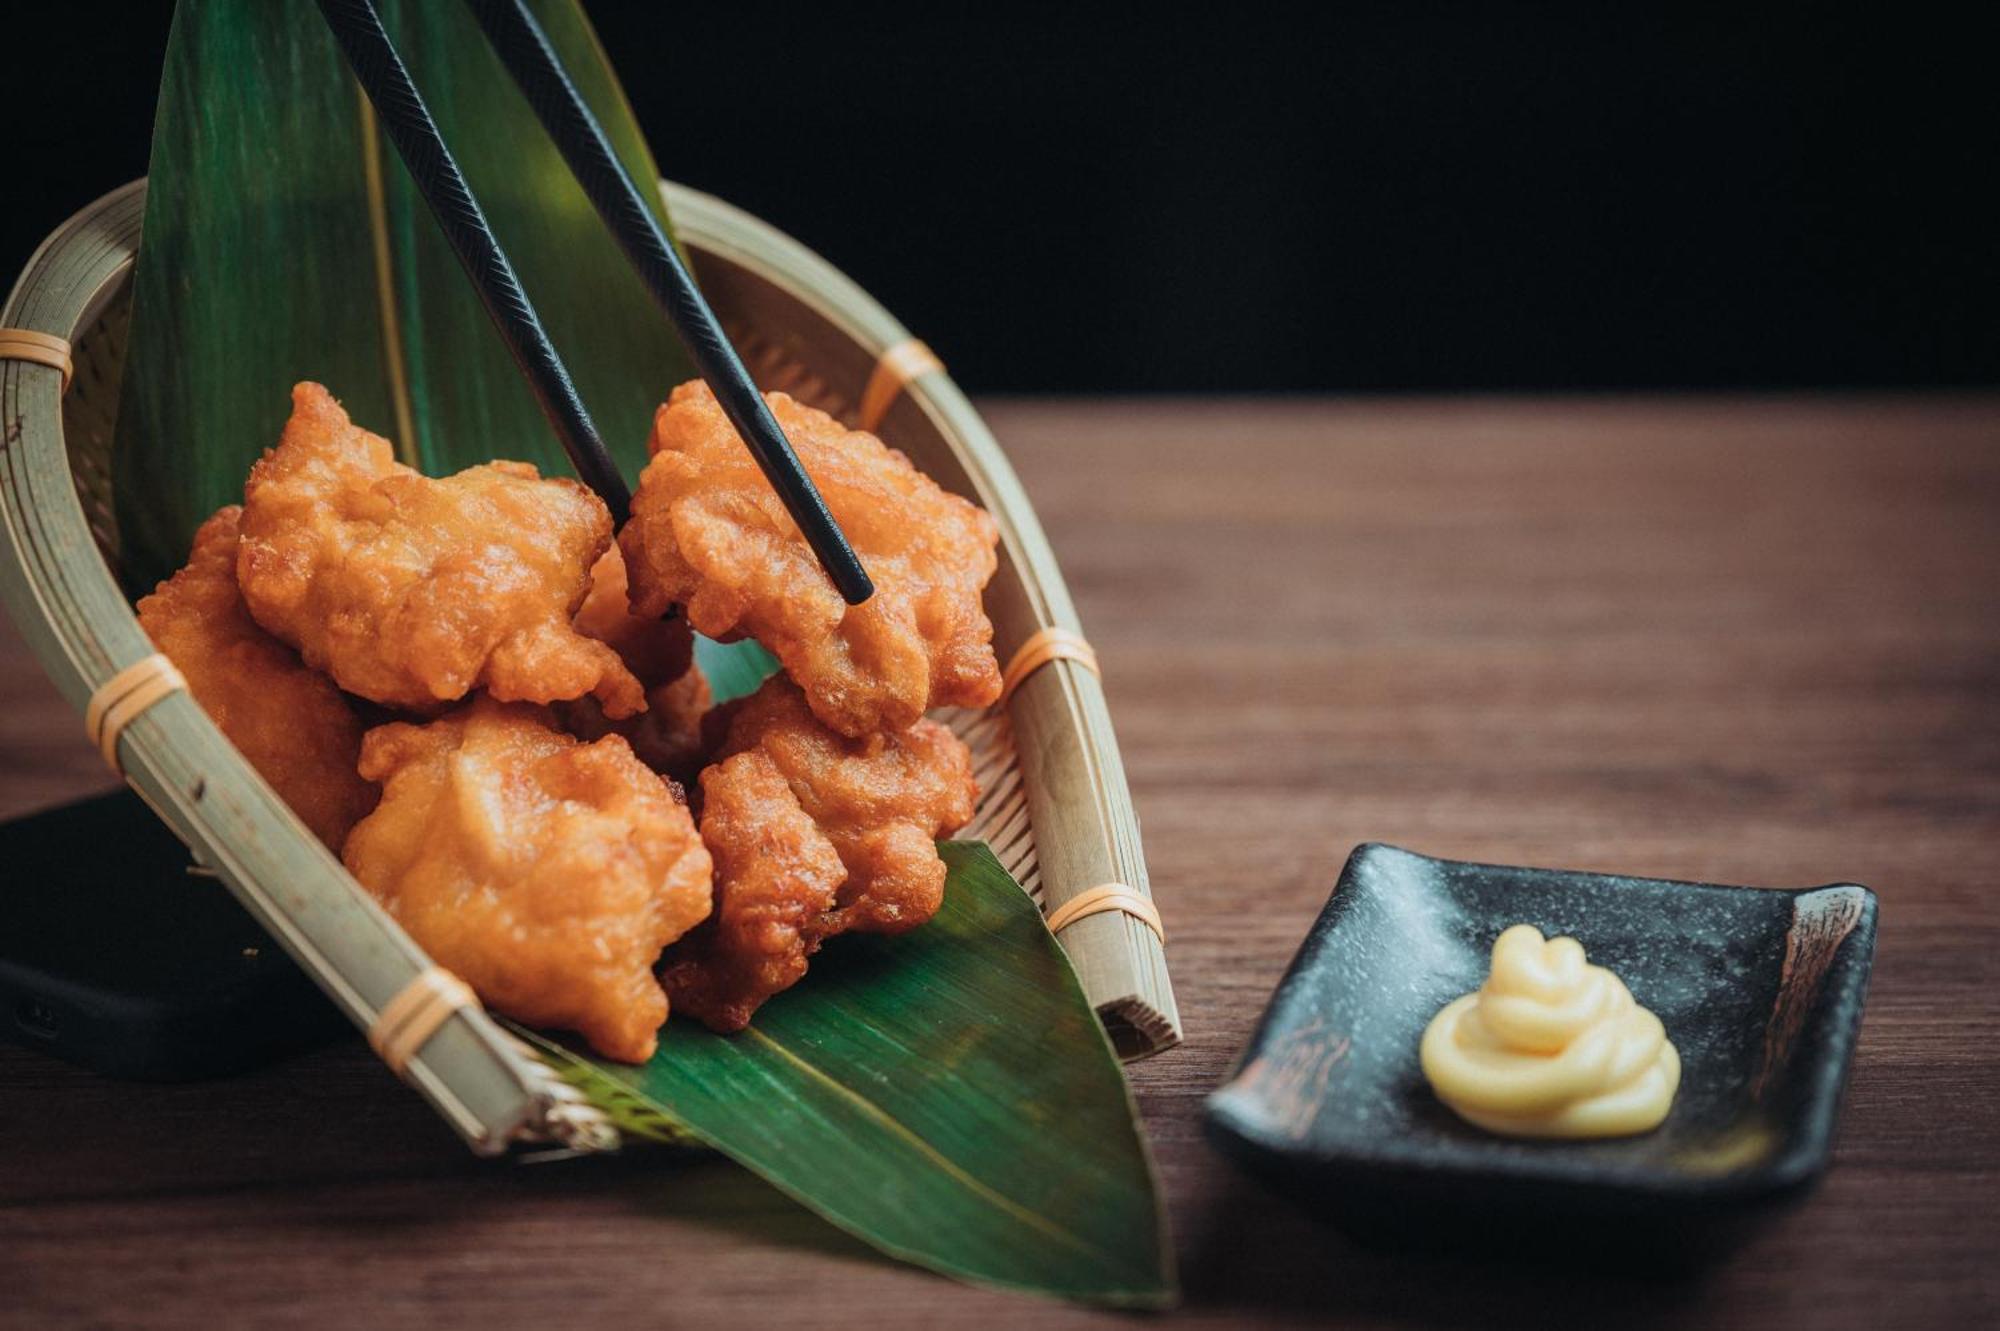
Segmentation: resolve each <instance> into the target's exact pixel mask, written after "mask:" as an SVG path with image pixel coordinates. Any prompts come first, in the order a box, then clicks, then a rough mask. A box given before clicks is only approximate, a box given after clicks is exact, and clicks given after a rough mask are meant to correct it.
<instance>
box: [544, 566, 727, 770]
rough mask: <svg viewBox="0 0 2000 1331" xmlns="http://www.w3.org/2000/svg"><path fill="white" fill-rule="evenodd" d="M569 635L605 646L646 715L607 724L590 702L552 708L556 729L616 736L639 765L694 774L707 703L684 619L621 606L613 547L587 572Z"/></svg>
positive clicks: (621, 573) (621, 582)
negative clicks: (629, 677) (639, 691)
mask: <svg viewBox="0 0 2000 1331" xmlns="http://www.w3.org/2000/svg"><path fill="white" fill-rule="evenodd" d="M576 631H577V632H579V633H582V634H584V635H586V636H588V637H592V638H595V639H597V640H598V641H599V642H602V643H606V644H608V645H609V646H610V647H611V648H612V650H613V651H616V652H617V653H618V656H619V659H621V660H622V661H624V662H625V666H626V668H627V669H629V670H630V671H631V672H632V673H633V674H634V675H636V676H637V677H638V679H639V682H640V684H641V685H643V686H644V687H645V690H646V710H645V711H644V712H642V713H640V714H639V715H638V716H630V717H626V718H625V719H624V720H622V721H612V720H610V719H608V718H607V717H606V716H605V715H604V707H603V704H601V703H600V702H598V700H597V699H595V698H579V699H577V700H576V701H575V702H567V703H561V704H558V706H557V708H556V714H557V715H558V716H559V717H560V718H561V719H562V724H563V729H565V730H567V731H569V733H570V734H572V735H575V736H576V737H577V738H578V739H601V738H603V737H604V736H605V735H611V734H617V735H623V736H624V737H625V739H626V742H627V743H629V744H630V745H631V746H632V752H634V753H636V754H638V755H639V761H640V762H642V763H644V764H646V766H648V767H650V768H652V769H653V770H654V771H655V772H658V773H660V774H661V775H663V776H666V777H669V778H671V779H672V780H674V781H675V782H678V783H688V782H692V781H693V780H694V779H695V775H696V773H698V772H699V771H700V770H701V764H702V758H703V749H702V738H701V722H702V718H703V717H704V716H706V715H707V714H708V709H709V706H710V704H711V703H712V702H713V698H712V696H711V695H710V693H709V691H708V680H707V679H706V678H704V677H703V676H702V673H701V670H700V668H699V667H697V666H696V665H695V664H694V630H692V629H690V628H689V627H688V625H687V621H686V620H685V619H679V618H676V619H641V618H640V617H639V616H637V615H635V614H633V613H632V612H631V609H630V607H629V606H628V604H627V601H626V587H625V559H624V556H622V555H621V554H620V553H619V552H618V547H617V546H615V545H614V546H612V547H611V548H610V549H608V550H606V551H605V552H604V554H603V556H602V557H601V558H600V559H598V561H597V563H596V565H595V566H594V567H593V568H592V569H591V571H590V594H589V595H588V596H586V597H585V598H584V601H583V608H582V609H580V610H578V611H577V612H576Z"/></svg>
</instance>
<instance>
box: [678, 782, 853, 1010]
mask: <svg viewBox="0 0 2000 1331" xmlns="http://www.w3.org/2000/svg"><path fill="white" fill-rule="evenodd" d="M701 788H702V811H701V836H702V841H703V843H704V844H705V845H707V846H708V848H709V854H710V855H712V856H713V857H714V860H715V882H716V892H715V913H714V914H713V915H711V916H710V917H709V919H708V921H707V923H705V924H703V925H702V926H701V927H700V928H698V929H696V930H694V931H693V932H692V933H690V934H689V935H688V936H687V937H686V938H684V939H682V940H681V941H680V942H679V943H677V944H675V945H674V946H673V947H672V948H670V949H669V950H668V952H667V955H666V959H665V962H664V964H663V965H662V966H661V968H660V983H661V984H662V985H664V986H665V987H666V991H667V993H668V995H669V996H670V997H671V999H672V1001H673V1006H674V1009H675V1011H677V1012H680V1013H683V1014H684V1015H687V1016H691V1017H694V1018H696V1019H697V1020H699V1021H701V1022H702V1024H704V1025H706V1026H707V1027H708V1028H709V1029H711V1030H716V1031H722V1032H725V1033H727V1032H731V1031H740V1030H742V1029H743V1028H744V1027H745V1026H747V1025H749V1024H750V1017H751V1014H752V1013H754V1012H756V1010H757V1009H758V1008H759V1007H760V1006H762V1004H763V1002H764V1000H765V999H767V998H769V997H771V995H773V994H775V993H779V992H781V991H783V990H785V989H789V988H791V987H792V986H793V985H794V984H797V983H798V981H799V979H800V977H801V976H803V975H804V974H805V973H806V958H807V957H809V956H811V955H812V953H813V952H814V951H815V950H817V949H818V947H819V945H820V941H821V940H822V939H823V938H824V937H825V936H826V931H827V929H828V928H829V926H830V914H831V912H832V910H833V908H834V898H835V894H836V892H837V891H838V890H839V888H840V884H841V880H842V879H844V878H846V876H847V870H846V868H845V867H844V866H843V865H842V864H841V862H840V855H839V853H838V852H837V851H835V850H834V848H833V843H832V842H831V841H828V840H827V839H826V836H825V834H824V833H822V832H821V831H820V830H819V828H818V827H817V826H816V825H815V824H814V823H813V820H812V819H811V818H809V817H807V816H806V812H805V810H804V809H802V808H800V807H799V801H798V799H797V797H796V796H794V795H793V794H792V791H791V787H789V786H788V785H786V784H785V778H784V775H783V773H781V772H779V771H778V769H777V766H776V765H775V764H774V763H772V761H771V760H770V759H769V758H767V757H766V756H764V755H763V754H762V753H757V752H751V753H739V754H737V755H736V756H735V757H734V758H731V759H728V760H727V761H725V762H721V763H717V764H716V765H715V766H713V767H710V768H708V769H707V770H706V771H704V772H703V773H702V774H701Z"/></svg>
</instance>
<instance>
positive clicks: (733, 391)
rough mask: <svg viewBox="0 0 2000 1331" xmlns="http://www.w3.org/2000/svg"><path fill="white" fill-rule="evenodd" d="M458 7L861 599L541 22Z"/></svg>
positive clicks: (744, 376)
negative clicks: (469, 13)
mask: <svg viewBox="0 0 2000 1331" xmlns="http://www.w3.org/2000/svg"><path fill="white" fill-rule="evenodd" d="M467 4H468V5H469V6H470V8H471V10H472V14H473V17H474V18H475V19H477V20H478V22H479V26H480V27H481V28H482V29H484V30H485V33H486V38H487V40H488V41H489V42H491V43H492V45H493V49H494V50H495V51H496V52H498V54H499V56H500V61H501V63H502V64H504V65H505V66H506V67H507V71H508V72H509V73H510V74H512V75H513V76H514V81H515V83H517V84H519V85H520V88H521V92H522V94H523V95H524V96H526V97H527V99H528V105H529V106H530V107H532V108H533V109H534V112H535V116H536V118H537V119H539V120H540V121H541V122H542V128H543V129H545V130H547V131H548V135H549V137H550V138H551V139H552V140H554V141H555V145H556V148H557V150H558V151H560V152H561V153H562V155H563V160H564V161H565V162H567V163H568V164H569V169H570V173H571V174H572V175H574V176H575V177H576V179H577V183H578V184H580V185H582V186H583V192H584V194H585V195H587V196H588V197H589V199H590V202H591V204H592V205H593V206H594V207H595V208H596V209H597V213H598V216H599V217H601V218H603V219H604V225H605V227H606V228H607V229H608V230H609V231H610V232H611V234H612V236H613V237H614V238H615V239H616V240H617V241H618V244H619V247H620V248H621V249H623V250H624V251H625V257H626V258H627V259H629V260H631V262H632V266H633V267H634V268H635V269H637V270H638V273H639V277H640V279H641V280H642V281H644V282H645V284H646V289H647V290H648V291H650V292H651V293H652V295H653V299H654V300H655V301H657V302H658V303H659V306H660V308H661V309H662V310H663V311H665V312H666V315H667V318H668V319H669V320H670V321H671V322H672V323H673V325H674V329H675V331H676V332H678V333H679V334H680V337H681V341H682V342H683V343H684V344H685V345H686V346H687V349H688V354H689V355H690V356H691V357H693V359H694V363H695V366H696V368H697V369H698V370H700V372H701V377H702V378H703V379H705V380H707V381H708V386H709V387H710V388H711V389H712V390H714V392H715V397H716V400H717V401H718V402H720V403H721V404H722V410H723V412H724V414H725V415H727V416H728V417H729V422H730V424H732V425H734V426H735V427H736V432H737V434H739V435H740V436H742V438H743V441H744V443H745V444H747V445H748V446H749V449H750V453H751V455H752V456H753V457H755V458H756V459H757V465H758V466H759V467H761V468H763V471H764V475H765V477H766V478H767V479H768V480H769V481H770V482H771V488H772V489H773V490H776V491H777V493H778V498H779V499H781V500H783V501H784V505H785V508H786V509H787V510H788V511H789V512H790V513H791V515H792V521H794V522H796V523H797V524H798V527H799V530H800V531H801V532H802V533H804V535H805V538H806V542H807V544H809V545H810V546H811V547H812V549H813V553H814V554H816V555H818V556H819V562H820V566H821V567H822V568H824V569H825V570H826V574H827V576H828V577H829V578H831V579H832V580H833V585H834V586H835V587H837V588H838V589H839V590H840V594H841V596H842V597H843V598H845V599H846V601H847V603H848V604H849V605H859V604H861V603H862V602H863V601H865V600H867V599H868V598H869V596H870V595H872V594H873V592H874V590H875V587H874V584H873V583H872V582H871V581H870V580H869V578H868V573H867V570H866V569H864V568H862V566H861V561H860V559H859V558H857V557H856V555H855V553H854V549H853V547H852V546H850V545H849V544H848V543H847V537H846V536H845V535H844V534H843V533H842V532H841V530H840V524H839V523H838V522H836V521H834V517H833V514H832V513H831V512H830V511H828V509H827V506H826V501H825V500H824V499H823V498H821V497H820V493H819V489H818V487H816V486H815V485H814V484H813V482H812V477H810V476H809V475H807V474H806V469H805V468H804V467H803V466H801V465H800V464H799V458H798V454H796V453H794V452H793V451H792V446H791V444H790V442H789V441H787V440H786V438H785V432H784V431H783V430H782V429H780V428H779V426H778V422H777V421H776V419H774V418H773V417H772V415H771V410H770V408H769V407H768V406H766V405H765V403H764V398H763V395H762V394H760V393H759V392H758V391H757V385H756V382H755V381H754V380H752V379H751V377H750V372H749V371H748V370H746V369H745V368H744V367H743V361H742V358H741V357H739V356H738V355H737V354H736V348H735V347H733V346H731V345H730V343H729V338H728V336H727V335H725V334H724V333H723V331H722V325H721V324H720V323H718V322H717V321H716V317H715V312H714V311H713V310H711V309H710V308H709V306H708V301H707V300H705V299H704V298H703V297H702V294H701V289H700V288H699V287H697V286H696V285H695V283H694V278H693V276H691V275H690V274H689V272H688V270H687V265H686V264H684V263H682V262H681V257H680V255H679V254H678V253H677V252H676V251H675V250H674V247H673V244H672V243H671V242H670V241H669V240H668V239H667V237H666V233H665V232H664V231H663V230H661V228H660V224H659V221H658V220H657V219H656V218H655V217H654V216H653V211H652V209H650V208H648V207H647V206H646V201H645V197H644V196H643V195H642V194H640V192H639V187H638V186H637V185H636V184H635V183H634V182H633V180H632V177H631V176H630V175H629V174H627V172H626V170H625V167H624V164H623V163H621V162H620V161H619V160H618V155H617V154H616V153H615V152H613V151H612V148H611V142H610V140H609V139H608V138H606V137H605V134H604V128H603V126H601V125H600V124H598V122H597V117H596V116H595V115H593V114H591V110H590V108H589V107H588V106H587V105H585V104H584V100H583V97H582V95H581V94H579V93H578V92H577V90H576V85H575V84H573V83H572V82H570V78H569V74H568V73H567V71H565V70H564V69H563V67H562V62H561V60H560V59H559V58H558V57H557V55H556V52H555V48H554V47H553V46H552V45H550V43H549V39H548V35H547V34H546V33H544V32H543V31H542V26H541V24H540V23H538V22H537V21H536V20H535V16H534V15H533V14H532V13H531V12H530V11H529V9H528V7H527V5H526V4H525V3H523V0H467Z"/></svg>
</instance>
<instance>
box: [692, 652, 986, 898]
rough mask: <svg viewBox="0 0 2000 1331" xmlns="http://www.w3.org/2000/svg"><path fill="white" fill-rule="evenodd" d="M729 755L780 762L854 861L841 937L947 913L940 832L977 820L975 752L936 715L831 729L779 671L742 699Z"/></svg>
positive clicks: (732, 718) (809, 810) (807, 806)
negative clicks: (891, 726)
mask: <svg viewBox="0 0 2000 1331" xmlns="http://www.w3.org/2000/svg"><path fill="white" fill-rule="evenodd" d="M728 727H729V728H728V732H727V735H726V738H725V739H724V740H723V744H722V749H721V751H720V753H719V755H718V756H719V757H721V758H728V757H731V756H733V755H735V754H739V753H748V752H750V751H751V750H753V749H754V750H757V751H759V752H762V753H763V754H764V755H765V756H767V757H768V758H770V760H771V761H772V762H773V763H774V764H776V765H777V768H778V770H779V771H780V772H781V773H783V774H784V777H785V780H786V782H787V783H789V784H790V786H791V789H792V793H793V794H794V795H795V796H797V797H798V801H799V806H800V807H801V808H803V809H804V810H805V812H806V814H807V816H808V817H810V818H811V819H812V820H813V822H815V823H817V824H818V825H819V828H820V830H821V831H822V832H824V833H825V834H826V836H827V839H828V840H830V841H831V842H832V843H833V846H834V849H835V850H837V851H838V852H839V853H840V860H841V863H842V864H844V865H846V867H847V881H846V882H845V883H843V884H842V885H841V889H840V897H839V902H838V904H837V907H836V909H835V911H834V916H835V919H834V925H833V928H832V929H831V930H830V932H832V933H843V932H845V931H847V930H849V929H859V930H863V931H865V932H868V933H884V934H894V933H902V932H903V931H904V930H906V929H914V928H916V927H917V926H918V925H920V924H922V923H924V921H926V920H928V919H930V917H931V916H933V915H935V914H937V908H938V905H939V904H940V903H941V902H942V901H943V899H944V876H945V867H944V861H943V860H941V859H939V858H938V853H937V845H936V838H938V837H940V836H946V835H949V834H950V833H952V832H955V831H957V830H958V829H959V828H960V827H961V826H963V825H964V824H965V823H966V822H968V821H970V820H971V818H972V809H973V803H974V801H975V800H976V799H977V798H978V796H979V787H978V784H977V783H976V782H974V781H973V779H972V754H971V752H970V751H969V750H967V749H966V747H965V745H964V744H963V743H962V742H960V740H959V738H958V736H956V735H954V734H952V733H951V731H950V730H949V729H948V728H946V727H945V726H942V725H940V724H938V723H937V722H936V721H932V720H929V719H928V718H925V719H920V720H919V721H918V722H917V723H916V724H915V725H913V726H911V727H909V728H908V729H907V730H902V731H897V732H892V733H889V734H881V735H870V736H868V737H867V738H866V739H849V738H847V737H846V736H845V735H839V734H836V733H834V732H833V731H831V730H829V729H828V728H827V727H826V726H824V725H821V724H820V722H819V720H818V718H817V717H815V716H814V715H813V713H812V711H811V709H810V708H809V707H808V705H807V701H806V698H805V695H804V694H802V693H801V692H800V691H799V688H798V686H797V685H795V684H793V683H792V682H791V681H790V680H788V679H786V678H785V677H784V676H782V675H773V676H772V677H771V678H770V679H767V680H765V681H764V684H763V687H761V688H759V689H758V690H757V692H755V693H753V694H751V695H750V696H749V697H747V698H744V699H743V700H741V701H740V702H738V703H736V704H735V706H734V709H733V711H732V712H731V713H730V715H729V718H728Z"/></svg>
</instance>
